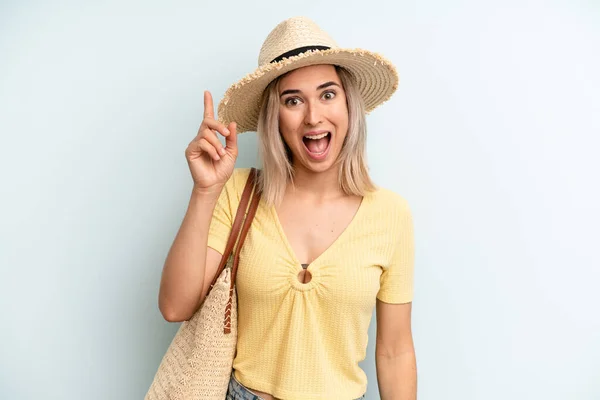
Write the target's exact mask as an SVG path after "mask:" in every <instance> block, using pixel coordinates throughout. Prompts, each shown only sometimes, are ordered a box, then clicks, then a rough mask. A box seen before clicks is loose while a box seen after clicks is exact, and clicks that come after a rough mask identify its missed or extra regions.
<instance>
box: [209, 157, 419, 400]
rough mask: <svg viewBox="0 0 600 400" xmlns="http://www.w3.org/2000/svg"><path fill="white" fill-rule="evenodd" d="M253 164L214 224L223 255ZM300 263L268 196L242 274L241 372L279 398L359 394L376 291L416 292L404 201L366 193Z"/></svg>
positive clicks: (232, 183)
mask: <svg viewBox="0 0 600 400" xmlns="http://www.w3.org/2000/svg"><path fill="white" fill-rule="evenodd" d="M249 172H250V169H236V170H235V171H234V173H233V175H232V177H231V178H230V179H229V181H228V182H227V184H226V185H225V187H224V189H223V191H222V192H221V195H220V197H219V200H218V202H217V205H216V207H215V211H214V215H213V219H212V222H211V225H210V233H209V238H208V246H209V247H211V248H213V249H215V250H217V251H218V252H220V253H221V254H222V253H223V251H224V250H225V245H226V243H227V239H228V236H229V232H230V230H231V226H232V223H233V219H234V217H235V212H236V210H237V207H238V204H239V201H240V198H241V194H242V190H243V188H244V185H245V183H246V179H247V177H248V174H249ZM301 270H302V266H301V264H300V261H298V260H297V258H296V256H295V254H294V252H293V250H292V248H291V246H290V244H289V242H288V240H287V238H286V236H285V234H284V231H283V229H282V226H281V224H280V222H279V219H278V217H277V213H276V211H275V208H274V207H272V206H267V205H266V204H265V203H264V202H263V201H262V200H261V203H260V204H259V207H258V210H257V212H256V216H255V219H254V221H253V222H252V226H251V229H250V231H249V233H248V236H247V238H246V242H245V243H244V246H243V247H242V251H241V256H240V264H239V267H238V273H237V278H236V287H237V295H238V342H237V354H236V356H235V359H234V362H233V368H234V370H235V377H236V378H237V379H238V380H239V381H240V382H241V383H242V384H243V385H244V386H246V387H248V388H250V389H255V390H258V391H261V392H266V393H270V394H272V395H273V396H275V397H277V398H281V399H286V400H287V399H291V400H294V399H303V400H306V399H328V400H331V399H344V400H349V399H355V398H358V397H360V396H362V395H363V394H364V393H365V392H366V390H367V377H366V375H365V373H364V372H363V370H362V369H361V368H360V366H359V365H358V363H359V362H360V361H362V360H364V358H365V353H366V348H367V340H368V337H367V333H368V327H369V323H370V320H371V316H372V313H373V309H374V306H375V299H376V298H378V299H380V300H381V301H384V302H386V303H407V302H410V301H412V298H413V271H414V243H413V226H412V218H411V213H410V210H409V207H408V205H407V202H406V200H405V199H404V198H403V197H401V196H399V195H397V194H395V193H393V192H391V191H388V190H385V189H378V190H376V191H374V192H370V193H369V194H367V195H366V196H364V198H363V200H362V202H361V205H360V207H359V208H358V211H357V212H356V214H355V216H354V218H353V219H352V221H351V222H350V224H349V225H348V226H347V228H346V229H345V230H344V231H343V232H342V234H341V235H340V236H339V237H338V238H337V239H336V241H335V242H334V243H333V244H332V245H331V246H330V247H329V248H328V249H327V250H325V252H324V253H323V254H321V255H320V256H319V257H318V258H317V259H316V260H314V261H313V262H312V263H311V264H310V265H309V267H308V271H310V272H311V274H312V280H311V281H310V282H308V283H300V282H299V281H298V277H297V275H298V273H299V271H301Z"/></svg>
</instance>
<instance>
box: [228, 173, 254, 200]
mask: <svg viewBox="0 0 600 400" xmlns="http://www.w3.org/2000/svg"><path fill="white" fill-rule="evenodd" d="M251 170H252V168H235V169H234V170H233V173H232V174H231V176H230V177H229V179H228V180H227V183H226V184H225V188H226V190H227V191H229V192H233V193H236V194H237V195H238V197H239V196H241V195H242V192H243V191H244V186H245V185H246V181H247V180H248V176H250V171H251Z"/></svg>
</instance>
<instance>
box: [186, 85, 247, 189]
mask: <svg viewBox="0 0 600 400" xmlns="http://www.w3.org/2000/svg"><path fill="white" fill-rule="evenodd" d="M217 132H218V133H219V134H221V135H223V136H225V147H223V145H222V144H221V142H220V141H219V139H218V137H217ZM237 155H238V148H237V132H236V124H235V122H231V123H230V124H229V126H228V127H225V125H223V124H222V123H220V122H218V121H217V120H215V118H214V106H213V100H212V96H211V94H210V92H209V91H205V92H204V119H203V120H202V123H201V124H200V128H199V129H198V135H197V136H196V137H195V138H194V140H192V142H191V143H190V144H189V145H188V147H187V149H186V150H185V158H186V159H187V162H188V166H189V168H190V172H191V173H192V179H193V181H194V189H195V190H199V191H206V192H213V191H216V192H217V193H220V192H221V189H222V188H223V186H224V185H225V183H226V182H227V180H228V179H229V178H230V177H231V174H232V173H233V169H234V167H235V160H236V159H237Z"/></svg>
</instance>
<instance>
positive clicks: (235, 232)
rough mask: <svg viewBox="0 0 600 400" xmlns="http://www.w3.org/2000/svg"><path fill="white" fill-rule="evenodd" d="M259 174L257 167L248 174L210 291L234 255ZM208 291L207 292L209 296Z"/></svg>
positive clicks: (239, 246)
mask: <svg viewBox="0 0 600 400" xmlns="http://www.w3.org/2000/svg"><path fill="white" fill-rule="evenodd" d="M257 175H258V171H257V170H256V169H255V168H252V170H251V171H250V175H248V180H247V181H246V186H245V187H244V191H243V192H242V198H241V199H240V204H239V205H238V208H237V211H236V213H235V220H234V221H233V226H232V227H231V232H230V233H229V239H228V240H227V245H226V246H225V251H223V257H222V258H221V263H220V264H219V268H218V269H217V273H216V274H215V276H214V277H213V280H212V282H211V284H210V287H209V289H208V293H210V291H211V290H212V288H213V286H214V285H215V283H217V279H218V278H219V276H220V275H221V273H222V272H223V270H224V269H225V266H226V265H227V261H228V260H229V257H231V256H232V251H233V248H234V247H235V243H236V241H237V239H238V236H239V234H240V229H241V226H242V222H243V220H244V216H245V214H246V208H247V207H248V202H249V201H250V195H251V194H252V189H253V188H254V186H255V182H256V177H257ZM242 243H243V240H242V241H240V243H239V245H238V248H241V247H242V246H241V245H242ZM232 283H233V275H232ZM208 293H207V294H206V295H207V296H208Z"/></svg>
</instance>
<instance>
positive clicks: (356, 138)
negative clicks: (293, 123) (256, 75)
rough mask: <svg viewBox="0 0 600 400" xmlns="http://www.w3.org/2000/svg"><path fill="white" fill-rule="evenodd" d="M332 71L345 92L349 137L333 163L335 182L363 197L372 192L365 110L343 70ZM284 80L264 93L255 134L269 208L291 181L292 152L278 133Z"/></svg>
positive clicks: (350, 75) (355, 86)
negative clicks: (337, 167) (335, 170)
mask: <svg viewBox="0 0 600 400" xmlns="http://www.w3.org/2000/svg"><path fill="white" fill-rule="evenodd" d="M335 69H336V72H337V74H338V76H339V77H340V80H341V83H342V86H343V88H344V91H345V92H346V102H347V106H348V133H347V135H346V138H345V140H344V143H343V145H342V150H341V152H340V155H339V156H338V159H337V160H336V163H337V164H339V165H340V169H339V171H340V172H339V177H338V182H339V184H340V188H341V189H342V191H343V192H344V193H346V194H347V195H355V196H364V195H365V194H366V192H368V191H372V190H374V189H375V185H374V184H373V182H372V181H371V177H370V176H369V172H368V167H367V160H366V139H367V126H366V118H365V117H366V114H365V106H364V102H363V99H362V97H361V95H360V92H359V91H358V85H357V84H356V81H355V80H354V77H353V76H352V74H351V73H350V72H348V71H347V70H345V69H344V68H342V67H338V66H335ZM283 76H285V75H282V76H280V77H278V78H277V79H275V80H273V81H272V82H271V83H270V84H269V86H267V88H266V89H265V91H264V92H263V95H262V99H261V107H260V113H259V116H258V128H257V131H258V136H259V141H260V156H261V159H262V164H263V165H262V173H261V176H260V179H259V182H258V184H259V189H260V190H261V191H262V198H263V199H264V200H265V201H266V202H267V203H268V204H270V205H273V204H279V203H280V202H281V200H282V199H283V195H284V193H285V188H286V186H287V184H288V183H291V182H293V179H294V167H293V166H292V162H291V152H290V149H289V148H288V146H287V145H286V144H285V142H284V140H283V138H282V136H281V133H280V132H279V93H278V90H277V88H278V84H279V81H280V79H281V78H282V77H283Z"/></svg>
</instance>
